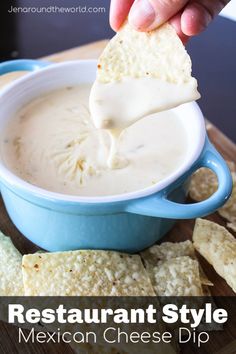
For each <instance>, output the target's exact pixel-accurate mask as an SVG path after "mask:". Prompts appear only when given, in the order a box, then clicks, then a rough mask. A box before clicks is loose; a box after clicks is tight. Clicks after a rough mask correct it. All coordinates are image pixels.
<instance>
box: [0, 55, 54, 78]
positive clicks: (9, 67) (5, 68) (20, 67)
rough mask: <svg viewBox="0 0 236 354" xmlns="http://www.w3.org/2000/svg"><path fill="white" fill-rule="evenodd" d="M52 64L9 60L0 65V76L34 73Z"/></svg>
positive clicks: (31, 60)
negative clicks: (13, 72)
mask: <svg viewBox="0 0 236 354" xmlns="http://www.w3.org/2000/svg"><path fill="white" fill-rule="evenodd" d="M50 64H51V63H49V62H46V61H41V60H33V59H17V60H8V61H5V62H3V63H1V64H0V75H4V74H7V73H10V72H12V71H34V70H39V69H41V68H44V67H45V66H48V65H50Z"/></svg>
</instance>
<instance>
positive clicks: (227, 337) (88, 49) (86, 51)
mask: <svg viewBox="0 0 236 354" xmlns="http://www.w3.org/2000/svg"><path fill="white" fill-rule="evenodd" d="M105 44H106V41H99V42H96V43H92V44H89V45H85V46H82V47H79V48H74V49H71V50H68V51H65V52H62V53H58V54H54V55H52V56H49V57H45V58H43V59H45V60H50V61H53V62H60V61H66V60H75V59H94V58H97V57H98V55H99V54H100V53H101V51H102V49H103V48H104V46H105ZM12 79H14V76H11V77H10V76H8V77H5V78H4V77H2V78H1V77H0V87H1V86H3V85H4V84H6V83H7V82H9V81H11V80H12ZM209 118H210V117H209ZM207 130H208V134H209V137H210V140H211V141H212V143H213V144H214V145H215V146H216V148H217V149H218V150H219V151H220V152H221V154H222V155H223V156H224V158H225V159H228V160H232V161H234V162H235V163H236V145H235V144H234V143H233V142H232V141H230V140H229V139H228V138H227V137H226V136H225V135H224V134H223V133H222V132H220V131H219V130H218V129H217V128H216V127H215V126H214V125H212V124H211V123H209V122H207ZM0 215H1V217H0V230H2V231H3V232H4V233H5V234H6V235H10V236H11V238H12V240H13V242H14V244H15V246H16V247H17V248H18V249H19V250H20V252H22V254H26V253H32V252H35V251H36V250H38V248H37V247H36V246H35V245H33V244H32V243H31V242H29V241H28V240H27V239H26V238H24V236H23V235H22V234H21V233H20V232H19V231H18V230H17V229H16V228H15V226H14V225H13V223H12V222H11V220H10V219H9V217H8V215H7V212H6V210H5V207H4V204H3V202H2V200H1V199H0ZM208 219H209V220H212V221H215V222H217V223H219V224H221V225H224V226H225V225H226V223H225V221H224V220H223V219H222V218H221V217H220V216H219V215H218V214H217V213H215V214H212V215H210V216H209V217H208ZM193 226H194V220H183V221H179V222H177V223H176V225H175V226H174V228H173V229H172V230H171V231H170V232H169V233H168V234H167V235H166V236H165V238H164V240H165V241H177V240H178V241H183V240H186V239H191V237H192V230H193ZM199 259H200V262H201V264H202V267H203V269H204V271H205V273H206V274H207V276H208V277H209V279H210V280H211V281H212V282H213V283H214V286H213V287H212V289H211V292H212V294H213V295H214V296H219V295H222V296H235V294H234V293H233V291H232V290H231V288H230V287H229V286H228V285H227V284H226V282H225V281H224V280H223V279H222V278H221V277H220V276H218V275H217V274H216V272H215V271H214V269H213V268H212V267H211V266H210V265H209V264H208V263H207V262H206V261H205V260H204V259H203V258H202V257H199ZM0 331H1V337H2V333H4V338H5V340H4V342H3V341H2V340H0V353H13V352H14V353H32V352H34V353H39V354H41V353H42V354H43V353H64V352H65V351H66V352H67V353H72V352H73V351H72V349H71V348H70V347H68V346H67V345H65V344H64V345H63V344H60V345H59V344H58V345H55V346H53V347H52V345H51V346H50V345H39V344H34V345H31V344H28V345H26V346H24V347H21V349H19V350H18V351H17V345H18V344H17V342H14V341H17V335H16V328H14V327H13V326H9V325H6V324H3V323H1V324H0ZM181 352H182V353H188V354H190V353H194V352H196V351H194V349H193V348H190V346H186V345H185V346H184V347H183V348H181ZM214 352H219V353H222V354H223V353H227V354H233V353H236V342H235V334H234V333H233V331H225V332H224V334H221V335H220V336H219V335H218V334H217V333H216V334H212V335H211V340H210V342H209V343H207V344H205V345H204V353H209V354H211V353H214ZM198 353H200V351H198Z"/></svg>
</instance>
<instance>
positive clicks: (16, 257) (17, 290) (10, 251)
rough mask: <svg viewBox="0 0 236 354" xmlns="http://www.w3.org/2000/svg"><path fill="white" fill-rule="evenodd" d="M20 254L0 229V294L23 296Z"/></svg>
mask: <svg viewBox="0 0 236 354" xmlns="http://www.w3.org/2000/svg"><path fill="white" fill-rule="evenodd" d="M21 262H22V255H21V254H20V252H19V251H18V250H17V249H16V248H15V246H14V245H13V243H12V241H11V239H10V238H9V237H6V236H5V235H4V234H3V233H2V232H1V231H0V296H23V295H24V287H23V279H22V273H21Z"/></svg>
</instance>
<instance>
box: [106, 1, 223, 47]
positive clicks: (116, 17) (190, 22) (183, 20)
mask: <svg viewBox="0 0 236 354" xmlns="http://www.w3.org/2000/svg"><path fill="white" fill-rule="evenodd" d="M228 2H229V0H111V8H110V23H111V27H112V28H113V29H114V30H115V31H117V30H118V29H119V28H120V26H121V25H122V24H123V23H124V21H125V20H126V18H127V17H128V19H129V23H130V24H131V25H132V26H133V27H134V28H135V29H136V30H139V31H150V30H153V29H155V28H157V27H159V26H160V25H161V24H163V23H164V22H166V21H168V20H169V22H170V23H171V24H172V25H173V27H174V28H175V30H176V32H177V33H178V35H179V37H180V38H181V39H182V40H183V41H184V42H186V41H187V39H188V38H189V37H190V36H194V35H196V34H199V33H200V32H202V31H203V30H204V29H205V28H206V27H207V25H208V24H209V22H210V21H211V20H212V19H213V18H214V17H215V16H216V15H217V14H218V13H219V12H220V11H221V10H222V9H223V7H224V6H225V5H226V4H227V3H228Z"/></svg>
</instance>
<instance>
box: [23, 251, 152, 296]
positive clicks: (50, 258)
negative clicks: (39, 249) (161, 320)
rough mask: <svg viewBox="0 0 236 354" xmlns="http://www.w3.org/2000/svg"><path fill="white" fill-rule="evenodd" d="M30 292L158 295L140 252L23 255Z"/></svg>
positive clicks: (86, 294) (65, 294) (90, 294)
mask: <svg viewBox="0 0 236 354" xmlns="http://www.w3.org/2000/svg"><path fill="white" fill-rule="evenodd" d="M22 266H23V281H24V288H25V293H26V295H32V296H34V295H38V296H51V295H52V296H122V295H123V296H154V295H155V293H154V290H153V288H152V285H151V282H150V279H149V278H148V275H147V273H146V270H145V268H144V267H143V264H142V261H141V258H140V257H139V256H138V255H128V254H121V253H118V252H112V251H88V250H81V251H70V252H58V253H42V254H32V255H26V256H24V257H23V262H22Z"/></svg>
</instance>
